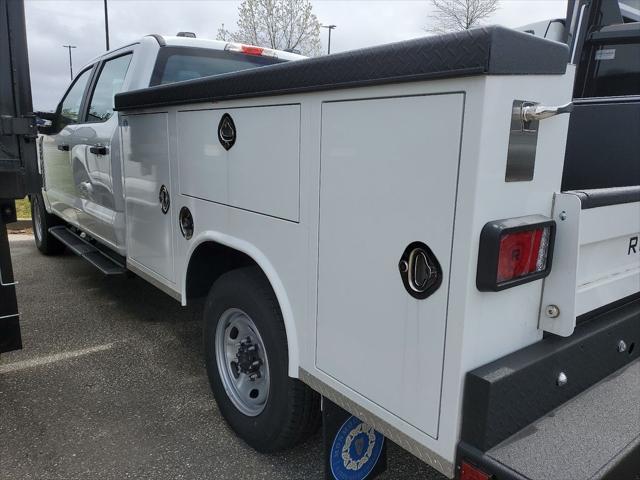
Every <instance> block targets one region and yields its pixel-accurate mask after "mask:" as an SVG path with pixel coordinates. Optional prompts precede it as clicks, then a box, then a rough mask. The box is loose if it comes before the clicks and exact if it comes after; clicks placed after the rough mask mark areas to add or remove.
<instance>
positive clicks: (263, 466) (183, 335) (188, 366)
mask: <svg viewBox="0 0 640 480" xmlns="http://www.w3.org/2000/svg"><path fill="white" fill-rule="evenodd" d="M10 242H11V249H12V257H13V262H14V271H15V277H16V279H17V280H18V281H19V282H20V283H19V285H18V297H19V303H20V311H21V315H22V320H21V322H22V334H23V343H24V348H23V350H22V351H19V352H11V353H8V354H3V355H2V358H1V359H0V479H2V480H5V479H7V480H8V479H11V480H13V479H16V480H17V479H20V480H27V479H47V480H49V479H64V480H73V479H94V478H95V479H101V480H108V479H117V480H121V479H128V478H135V479H147V478H148V479H243V480H250V479H272V480H279V479H296V480H297V479H305V480H314V479H318V480H320V479H322V478H323V456H322V437H321V435H320V433H318V434H317V435H315V436H314V437H313V438H311V439H310V440H309V441H307V442H306V443H305V444H303V445H300V446H298V447H296V448H295V449H293V450H290V451H287V452H284V453H280V454H275V455H261V454H258V453H256V452H255V451H254V450H252V449H251V448H249V447H248V446H247V445H245V444H244V443H243V442H242V441H241V440H240V439H239V438H237V437H236V436H235V434H234V433H233V432H232V431H231V430H230V429H229V428H228V427H227V425H226V424H225V422H224V420H223V419H222V417H221V415H220V413H219V411H218V408H217V406H216V404H215V401H214V399H213V396H212V394H211V392H210V390H209V385H208V382H207V378H206V374H205V370H204V361H203V352H202V334H201V331H202V325H201V320H200V313H201V309H200V308H199V307H198V306H197V305H196V306H192V307H188V308H182V307H181V306H180V305H179V304H178V303H177V302H176V301H175V300H173V299H171V298H170V297H168V296H167V295H165V294H164V293H162V292H160V291H159V290H157V289H155V288H154V287H153V286H151V285H149V284H147V283H146V282H144V281H143V280H141V279H139V278H135V277H132V278H128V277H119V278H107V277H104V276H103V275H102V274H100V273H99V272H98V271H97V270H95V269H94V268H93V267H92V266H90V265H89V264H87V263H85V262H84V261H83V260H81V259H80V258H78V257H76V256H74V255H73V254H71V253H66V254H64V255H62V256H57V257H44V256H42V255H40V254H39V253H38V251H37V250H36V248H35V245H34V243H33V238H32V237H31V236H29V235H11V236H10ZM388 456H389V469H388V471H387V473H385V474H384V475H382V476H381V477H379V478H381V479H386V480H388V479H403V480H413V479H422V480H429V479H431V480H442V479H444V477H442V476H440V475H438V474H437V473H435V472H434V471H433V470H431V469H430V468H429V467H427V466H426V465H424V464H423V463H421V462H420V461H419V460H417V459H416V458H415V457H413V456H411V455H410V454H408V453H406V452H404V451H403V450H401V449H400V448H398V447H397V446H395V445H393V444H391V443H390V444H389V453H388Z"/></svg>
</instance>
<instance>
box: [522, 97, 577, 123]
mask: <svg viewBox="0 0 640 480" xmlns="http://www.w3.org/2000/svg"><path fill="white" fill-rule="evenodd" d="M572 111H573V102H569V103H567V104H566V105H560V106H557V107H549V106H546V105H540V104H538V103H524V104H523V105H522V110H521V111H520V116H521V118H522V121H523V122H524V123H527V122H533V121H536V120H544V119H545V118H551V117H555V116H556V115H561V114H563V113H571V112H572Z"/></svg>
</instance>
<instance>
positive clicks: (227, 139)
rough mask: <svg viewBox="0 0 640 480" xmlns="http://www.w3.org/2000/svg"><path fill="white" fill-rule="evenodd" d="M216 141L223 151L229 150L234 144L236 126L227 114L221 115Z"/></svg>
mask: <svg viewBox="0 0 640 480" xmlns="http://www.w3.org/2000/svg"><path fill="white" fill-rule="evenodd" d="M218 140H219V141H220V144H221V145H222V146H223V147H224V149H225V150H230V149H231V147H233V144H234V143H236V125H235V123H233V118H231V115H229V114H228V113H225V114H224V115H222V118H221V119H220V123H219V124H218Z"/></svg>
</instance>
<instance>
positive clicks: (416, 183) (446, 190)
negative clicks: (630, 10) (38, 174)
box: [32, 27, 640, 480]
mask: <svg viewBox="0 0 640 480" xmlns="http://www.w3.org/2000/svg"><path fill="white" fill-rule="evenodd" d="M567 28H568V27H567ZM569 53H570V49H569V48H568V46H567V45H566V44H564V43H560V42H553V41H549V40H545V39H541V38H537V37H535V36H533V35H530V34H527V33H521V32H516V31H513V30H508V29H505V28H500V27H490V28H481V29H476V30H471V31H466V32H462V33H454V34H447V35H443V36H434V37H425V38H420V39H415V40H411V41H406V42H401V43H397V44H391V45H385V46H380V47H373V48H367V49H363V50H357V51H353V52H346V53H341V54H336V55H331V56H327V57H321V58H313V59H299V57H297V56H294V55H292V54H287V53H285V52H276V51H268V50H263V49H260V48H257V47H252V46H242V45H235V44H224V43H216V42H208V43H205V41H202V40H198V39H191V38H184V37H180V38H167V37H164V38H163V37H159V36H152V37H145V38H144V39H142V40H141V41H140V42H139V43H137V44H133V45H129V46H127V47H124V48H122V49H120V50H117V51H113V52H109V53H108V54H107V55H105V56H104V57H101V58H99V59H97V60H96V61H95V62H93V63H92V64H91V65H89V66H88V67H87V68H86V69H84V70H83V71H82V72H81V73H80V74H79V75H78V77H77V78H76V80H75V81H74V83H73V84H72V86H71V87H70V89H69V90H68V92H67V93H66V94H65V97H64V98H63V100H62V101H61V103H60V106H59V107H58V110H57V112H56V113H55V114H54V115H51V116H50V120H51V121H52V125H51V126H50V127H47V128H46V130H45V131H44V132H43V133H45V134H44V135H43V136H41V148H40V160H41V170H42V174H43V179H44V187H43V190H42V194H41V195H36V196H34V197H33V198H32V204H33V214H34V215H33V218H34V231H35V237H36V242H37V245H38V247H39V248H40V250H41V251H43V252H44V253H55V252H58V251H60V249H62V248H64V247H65V246H67V247H69V248H71V249H72V250H73V251H74V252H75V253H77V254H79V255H81V256H83V257H84V258H85V259H87V260H89V261H90V262H91V263H93V264H94V265H96V266H97V267H98V268H100V269H101V270H102V271H103V272H104V273H106V274H120V273H124V272H126V271H130V272H133V273H135V274H136V275H138V276H139V277H141V278H143V279H145V280H148V281H149V282H151V283H152V284H154V285H156V286H157V287H158V288H160V289H162V290H163V291H165V292H166V293H167V294H169V295H171V296H172V297H174V298H175V299H176V300H178V301H179V302H181V303H182V304H183V305H187V304H188V303H189V302H190V301H192V299H194V298H198V297H203V296H205V297H206V303H205V308H204V344H205V356H206V359H205V360H206V366H207V372H208V375H209V379H210V382H211V387H212V389H213V393H214V396H215V399H216V401H217V403H218V406H219V408H220V411H221V412H222V414H223V416H224V417H225V419H226V420H227V421H228V423H229V424H230V425H231V427H232V428H233V429H234V430H235V431H236V432H237V433H238V434H239V435H240V436H241V437H242V438H243V439H244V440H245V441H246V442H247V443H248V444H249V445H251V446H253V447H254V448H256V449H257V450H258V451H261V452H272V451H276V450H281V449H284V448H287V447H291V446H293V445H295V444H297V443H299V442H300V441H302V440H303V439H304V438H306V437H307V436H308V435H309V434H310V433H312V432H313V431H315V430H316V429H317V428H318V426H319V424H320V421H321V419H324V422H323V428H324V433H325V445H326V450H327V460H326V475H327V478H335V479H338V480H344V479H349V480H354V479H364V478H372V476H374V475H375V474H376V473H377V472H379V471H380V470H382V469H383V468H384V462H385V438H388V439H390V440H392V441H394V442H396V443H397V444H399V445H400V446H401V447H402V448H404V449H406V450H408V451H409V452H411V453H413V454H414V455H416V456H417V457H419V458H420V459H422V460H423V461H424V462H426V463H428V464H429V465H431V466H432V467H434V468H435V469H437V470H439V471H440V472H442V473H443V474H445V475H446V476H448V477H454V476H457V477H459V478H461V479H463V480H483V479H485V480H486V479H489V478H496V479H499V480H507V479H519V480H522V479H529V480H543V479H544V480H550V479H554V480H569V479H576V480H578V479H580V480H583V479H587V478H616V479H626V478H637V477H635V476H634V475H636V474H637V472H639V471H640V410H639V408H638V398H639V397H638V389H639V385H640V362H639V361H638V357H639V356H640V345H638V343H639V342H640V296H639V293H640V245H639V244H638V235H639V232H640V187H638V186H633V185H632V186H625V187H612V188H607V189H585V190H581V191H562V189H561V181H562V176H563V165H564V161H565V145H566V142H567V127H568V123H569V115H562V113H568V112H569V111H570V110H571V107H570V105H567V104H568V103H569V102H570V101H571V100H572V92H573V88H574V73H575V65H573V64H572V63H571V58H570V54H569ZM212 58H213V59H215V61H213V62H212V61H211V59H212ZM283 60H295V61H283ZM248 64H251V65H249V66H259V65H265V64H268V65H266V66H262V67H261V68H251V69H245V70H242V71H234V70H240V69H241V68H244V67H246V66H248ZM218 65H221V67H220V71H217V70H216V69H217V68H218ZM225 72H231V73H225ZM213 74H218V75H213ZM196 77H201V78H196ZM192 78H193V79H192ZM187 79H191V80H187ZM165 80H166V81H165ZM178 80H186V81H178ZM114 92H122V93H118V94H117V95H116V96H115V107H114V104H113V103H112V100H113V93H114ZM638 183H639V184H640V182H638ZM141 301H143V299H141ZM321 400H322V401H321ZM321 407H322V409H321Z"/></svg>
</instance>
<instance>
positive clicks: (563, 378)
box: [556, 372, 569, 387]
mask: <svg viewBox="0 0 640 480" xmlns="http://www.w3.org/2000/svg"><path fill="white" fill-rule="evenodd" d="M568 381H569V379H568V378H567V375H566V374H565V373H564V372H560V374H559V375H558V379H557V380H556V384H557V385H558V386H559V387H564V386H565V385H566V384H567V382H568Z"/></svg>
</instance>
